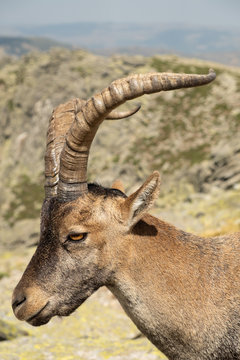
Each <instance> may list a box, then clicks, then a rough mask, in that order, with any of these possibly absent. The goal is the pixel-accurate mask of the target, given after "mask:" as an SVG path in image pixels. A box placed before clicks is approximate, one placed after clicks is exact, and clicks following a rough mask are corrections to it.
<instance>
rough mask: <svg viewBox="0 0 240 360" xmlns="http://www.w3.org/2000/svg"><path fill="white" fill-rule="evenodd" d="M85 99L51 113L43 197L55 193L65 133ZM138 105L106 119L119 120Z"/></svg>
mask: <svg viewBox="0 0 240 360" xmlns="http://www.w3.org/2000/svg"><path fill="white" fill-rule="evenodd" d="M85 103H86V100H82V99H73V100H70V101H68V102H67V103H65V104H61V105H59V106H58V107H57V108H56V109H55V110H54V111H53V113H52V116H51V118H50V120H49V126H48V131H47V146H46V152H45V198H46V199H49V198H51V197H54V196H56V195H57V186H58V181H59V167H60V154H61V151H62V149H63V146H64V144H65V138H66V134H67V132H68V130H69V128H70V126H71V125H72V123H73V121H74V119H75V116H76V114H77V113H78V112H79V111H80V110H81V109H82V107H83V106H84V105H85ZM140 107H141V106H140V105H138V106H135V107H134V108H133V109H132V110H128V111H112V112H111V113H110V114H109V115H108V117H107V119H108V120H119V119H123V118H126V117H129V116H131V115H133V114H135V113H136V112H137V111H138V110H139V109H140Z"/></svg>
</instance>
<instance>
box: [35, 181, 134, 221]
mask: <svg viewBox="0 0 240 360" xmlns="http://www.w3.org/2000/svg"><path fill="white" fill-rule="evenodd" d="M88 195H92V196H90V197H89V196H88V197H86V196H85V195H84V196H82V197H80V198H78V199H77V200H74V201H71V202H67V201H66V202H62V201H59V200H58V198H51V199H48V200H45V201H44V203H43V206H42V213H41V219H42V223H46V222H48V221H49V220H50V218H51V219H52V220H53V219H54V218H57V217H58V216H67V215H68V214H70V213H71V212H72V211H74V209H75V202H76V201H77V202H78V204H81V203H82V212H81V216H82V217H86V216H89V215H90V214H91V213H92V209H93V208H92V206H93V203H94V202H95V200H97V199H99V200H105V199H111V198H119V197H120V198H126V197H127V196H126V195H125V194H124V193H123V192H122V191H120V190H118V189H113V188H105V187H103V186H101V185H99V184H92V183H91V184H88ZM89 200H90V203H89Z"/></svg>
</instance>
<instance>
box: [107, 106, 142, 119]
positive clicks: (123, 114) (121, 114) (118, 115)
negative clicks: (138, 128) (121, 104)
mask: <svg viewBox="0 0 240 360" xmlns="http://www.w3.org/2000/svg"><path fill="white" fill-rule="evenodd" d="M140 109H141V105H140V104H139V105H137V106H135V108H134V109H132V110H128V111H111V112H110V114H108V116H107V117H106V118H105V119H106V120H120V119H125V118H127V117H129V116H132V115H134V114H136V112H138V110H140Z"/></svg>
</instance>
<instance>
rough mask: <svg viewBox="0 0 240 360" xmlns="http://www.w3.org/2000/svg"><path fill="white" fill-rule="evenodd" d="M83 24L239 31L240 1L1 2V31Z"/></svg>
mask: <svg viewBox="0 0 240 360" xmlns="http://www.w3.org/2000/svg"><path fill="white" fill-rule="evenodd" d="M82 21H94V22H95V21H98V22H137V23H153V22H157V23H162V24H176V23H177V24H185V25H186V24H189V25H193V24H194V25H201V26H208V27H209V26H210V27H218V28H225V29H226V28H234V27H238V28H240V1H239V0H0V28H1V27H9V28H11V27H13V26H17V25H45V24H60V23H72V22H82Z"/></svg>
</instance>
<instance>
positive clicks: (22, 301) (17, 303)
mask: <svg viewBox="0 0 240 360" xmlns="http://www.w3.org/2000/svg"><path fill="white" fill-rule="evenodd" d="M26 300H27V298H26V297H25V296H23V297H22V298H21V299H17V300H15V301H14V302H13V303H12V308H13V310H15V309H16V308H17V307H19V306H20V305H22V304H23V303H24V302H25V301H26Z"/></svg>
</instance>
